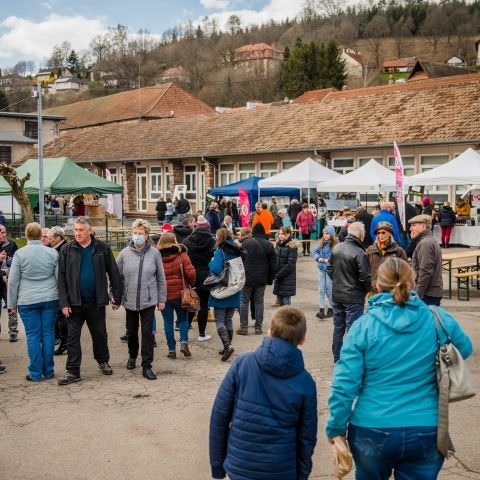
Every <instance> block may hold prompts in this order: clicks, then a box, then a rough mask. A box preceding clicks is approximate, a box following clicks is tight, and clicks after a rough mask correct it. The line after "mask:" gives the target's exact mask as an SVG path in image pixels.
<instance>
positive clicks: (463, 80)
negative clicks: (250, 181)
mask: <svg viewBox="0 0 480 480" xmlns="http://www.w3.org/2000/svg"><path fill="white" fill-rule="evenodd" d="M320 97H322V96H319V99H318V101H313V102H310V103H300V102H296V103H288V104H278V105H275V104H272V105H270V106H269V107H268V108H256V109H255V110H250V111H238V112H235V113H231V114H223V115H215V114H213V115H212V114H210V115H196V116H192V115H190V116H184V117H174V118H170V119H168V120H165V119H151V120H149V121H140V122H138V121H136V122H127V121H117V122H114V121H112V122H109V123H103V124H98V123H97V124H96V125H95V126H85V127H83V128H73V129H68V130H63V131H62V132H61V138H60V139H58V140H57V141H56V142H55V143H54V144H51V145H48V146H47V147H46V150H45V154H46V155H47V156H68V157H70V158H72V159H74V160H75V161H76V162H78V163H79V164H82V165H85V166H88V167H89V168H90V167H91V166H92V165H93V166H94V167H95V168H98V169H100V170H104V169H105V168H108V169H109V170H110V172H112V174H114V175H116V177H115V178H116V179H117V180H118V181H119V182H120V183H122V184H123V186H124V192H125V193H124V202H125V204H124V210H125V212H127V214H130V215H137V214H140V213H141V214H142V215H149V214H151V215H153V214H154V213H155V202H156V201H157V199H158V198H159V197H165V196H167V195H171V192H172V191H173V188H172V187H173V186H174V185H178V184H185V185H187V192H186V195H187V198H188V199H189V200H190V201H191V203H192V208H193V209H194V210H195V209H197V208H203V206H204V200H205V198H204V195H205V190H206V189H208V188H210V187H212V186H216V185H224V184H228V183H232V182H235V181H238V180H242V179H244V178H248V177H250V176H252V175H259V176H264V177H265V176H270V175H274V174H276V173H279V172H281V171H284V170H287V169H288V168H290V167H292V166H294V165H296V164H297V163H299V162H300V161H302V160H304V159H305V158H307V157H312V158H315V159H316V160H317V161H318V162H321V163H322V164H324V165H326V166H328V167H329V168H333V169H334V170H336V171H338V172H340V173H346V172H349V171H352V170H354V169H356V168H358V167H360V166H362V165H364V164H365V163H366V162H368V161H369V160H370V159H371V158H373V159H375V160H376V161H378V162H379V163H381V164H383V165H385V166H387V167H389V168H392V169H393V168H394V165H395V160H394V157H393V146H392V142H393V141H394V140H395V141H396V142H397V143H398V145H399V147H400V149H401V152H402V157H403V162H404V170H405V174H406V175H412V174H415V173H420V172H423V171H426V170H428V169H431V168H434V167H436V166H438V165H441V164H443V163H445V162H447V161H449V160H451V159H452V158H454V157H455V156H456V155H458V154H459V153H461V152H463V151H464V150H465V149H466V148H468V147H472V148H476V149H480V74H470V75H460V76H456V77H446V78H437V79H430V80H424V81H422V82H420V81H418V82H408V83H404V84H394V85H381V86H376V87H368V88H359V89H350V90H345V91H331V92H330V93H328V94H326V95H323V98H320ZM445 119H448V121H445ZM67 121H69V120H67ZM72 121H73V122H75V119H74V118H73V117H72ZM428 193H429V194H430V195H431V196H432V197H433V198H435V199H436V200H442V199H447V198H448V197H449V190H448V189H446V188H444V187H442V186H439V187H432V188H431V189H430V190H428ZM452 193H453V191H451V192H450V200H452Z"/></svg>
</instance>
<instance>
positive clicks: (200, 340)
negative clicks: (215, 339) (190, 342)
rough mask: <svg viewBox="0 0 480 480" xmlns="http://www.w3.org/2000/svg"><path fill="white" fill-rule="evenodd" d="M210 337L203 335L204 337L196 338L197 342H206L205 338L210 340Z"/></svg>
mask: <svg viewBox="0 0 480 480" xmlns="http://www.w3.org/2000/svg"><path fill="white" fill-rule="evenodd" d="M211 338H212V336H211V335H205V336H204V337H198V338H197V340H198V341H199V342H206V341H207V340H210V339H211Z"/></svg>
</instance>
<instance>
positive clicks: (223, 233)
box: [215, 228, 233, 247]
mask: <svg viewBox="0 0 480 480" xmlns="http://www.w3.org/2000/svg"><path fill="white" fill-rule="evenodd" d="M232 239H233V237H232V234H231V233H230V230H229V229H228V228H219V229H218V230H217V241H216V242H215V246H216V247H218V246H219V245H221V244H222V243H223V242H225V240H232Z"/></svg>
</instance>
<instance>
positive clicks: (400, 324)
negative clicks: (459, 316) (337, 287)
mask: <svg viewBox="0 0 480 480" xmlns="http://www.w3.org/2000/svg"><path fill="white" fill-rule="evenodd" d="M438 311H439V313H440V315H441V317H442V319H443V321H444V323H445V326H446V328H447V330H448V332H449V334H450V337H451V339H452V342H453V343H454V344H455V346H456V347H457V348H458V349H459V350H460V353H461V354H462V356H463V358H467V357H468V356H469V355H470V354H471V353H472V342H471V340H470V338H469V337H468V336H467V335H466V334H465V333H464V331H463V330H462V328H461V327H460V325H459V324H458V322H457V321H456V320H455V319H454V318H453V317H452V316H451V315H450V314H449V313H448V312H447V311H445V310H443V309H442V308H438ZM442 337H443V336H442ZM445 340H446V339H445V338H442V341H445ZM436 351H437V342H436V333H435V321H434V318H433V313H432V312H431V311H430V310H429V308H428V307H427V306H426V305H425V304H424V303H423V302H422V301H421V300H420V298H419V297H418V296H417V294H416V293H415V292H412V294H411V296H410V299H409V300H408V301H407V302H406V304H405V306H404V307H401V306H400V305H398V304H397V303H395V302H394V300H393V297H392V295H391V294H390V293H383V294H379V295H375V296H373V297H372V298H371V299H370V301H369V302H368V312H367V313H366V314H365V315H362V316H361V317H360V318H359V319H358V320H357V321H355V322H354V323H353V325H352V327H351V328H350V330H349V332H348V334H347V336H346V337H345V339H344V343H343V348H342V351H341V354H340V360H339V361H338V362H337V364H336V366H335V370H334V378H333V384H332V390H331V394H330V399H329V401H328V407H329V411H330V417H329V419H328V421H327V435H328V437H330V438H331V437H335V436H338V435H345V432H346V429H347V424H348V423H352V424H353V425H356V426H359V427H367V428H393V427H435V426H436V425H437V415H438V393H437V384H436V379H435V353H436ZM354 402H355V404H354ZM353 405H354V406H353ZM352 406H353V407H352Z"/></svg>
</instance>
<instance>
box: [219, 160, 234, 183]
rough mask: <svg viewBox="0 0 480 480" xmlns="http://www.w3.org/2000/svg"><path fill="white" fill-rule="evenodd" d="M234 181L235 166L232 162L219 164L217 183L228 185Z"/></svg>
mask: <svg viewBox="0 0 480 480" xmlns="http://www.w3.org/2000/svg"><path fill="white" fill-rule="evenodd" d="M233 182H235V167H234V165H233V163H228V164H223V165H220V168H219V183H220V186H223V185H229V184H230V183H233Z"/></svg>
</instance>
